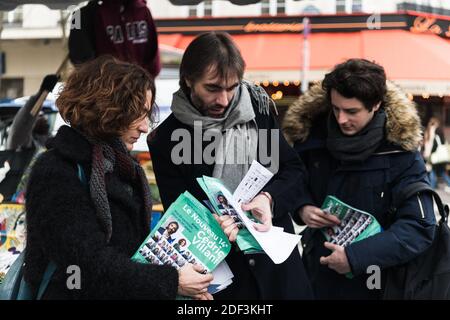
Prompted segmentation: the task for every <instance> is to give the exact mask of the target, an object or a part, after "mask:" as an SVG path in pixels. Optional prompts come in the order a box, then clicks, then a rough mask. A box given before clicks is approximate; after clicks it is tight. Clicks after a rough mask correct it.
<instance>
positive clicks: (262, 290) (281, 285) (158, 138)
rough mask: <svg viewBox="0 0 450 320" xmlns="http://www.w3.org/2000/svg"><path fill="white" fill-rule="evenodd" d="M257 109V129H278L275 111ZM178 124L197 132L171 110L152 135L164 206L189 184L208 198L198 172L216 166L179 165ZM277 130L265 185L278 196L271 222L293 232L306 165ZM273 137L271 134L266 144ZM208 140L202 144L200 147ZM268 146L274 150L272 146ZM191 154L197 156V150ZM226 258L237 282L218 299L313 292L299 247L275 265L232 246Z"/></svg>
mask: <svg viewBox="0 0 450 320" xmlns="http://www.w3.org/2000/svg"><path fill="white" fill-rule="evenodd" d="M254 111H255V114H256V123H257V126H258V129H259V130H261V129H278V125H277V124H276V121H275V119H274V117H273V115H263V114H261V113H260V112H259V111H258V108H254ZM175 129H185V130H187V131H188V132H190V134H191V137H193V129H192V128H191V127H189V126H187V125H185V124H183V123H181V122H180V121H179V120H177V119H176V118H175V117H174V115H173V114H172V115H170V116H169V117H168V118H167V119H166V120H165V121H164V122H163V123H162V124H161V125H160V126H159V127H158V128H157V129H156V131H155V134H154V135H153V136H149V138H148V143H149V149H150V153H151V156H152V161H153V168H154V171H155V176H156V181H157V184H158V187H159V190H160V194H161V199H162V202H163V205H164V207H165V208H168V207H169V205H170V204H171V203H172V202H174V201H175V200H176V198H177V197H178V196H179V195H180V194H181V193H183V192H184V191H186V190H188V191H189V192H190V193H192V194H193V195H194V196H195V197H196V198H197V199H199V200H200V201H201V200H203V199H206V198H207V197H206V195H205V194H204V192H203V191H202V189H201V188H200V186H199V185H198V183H197V181H196V178H198V177H201V176H203V175H206V176H212V172H213V168H214V165H213V164H205V163H201V164H184V163H182V164H180V165H175V164H174V163H173V162H172V161H171V150H172V148H173V147H174V146H175V145H176V144H177V143H178V142H177V141H171V135H172V132H173V131H174V130H175ZM279 134H280V138H279V141H278V142H279V160H280V161H279V162H280V168H279V171H278V173H277V175H276V176H275V177H274V178H273V179H272V180H271V181H270V182H269V183H268V185H267V186H266V187H265V188H264V189H263V190H264V191H267V192H269V193H270V194H271V195H272V197H273V199H274V212H273V214H274V217H273V224H274V225H276V226H280V227H283V228H284V231H286V232H290V233H294V229H293V224H292V220H291V217H290V215H289V211H290V210H291V209H292V204H293V203H294V201H293V199H295V198H296V197H298V196H299V194H300V193H301V191H300V190H299V189H298V188H296V185H297V183H298V181H301V180H302V179H303V174H304V168H303V165H302V163H301V162H300V160H299V159H298V157H297V155H296V154H295V152H294V150H293V149H292V148H291V147H290V146H289V145H288V144H287V142H286V141H285V139H284V138H283V136H282V134H281V132H280V131H279ZM269 136H270V135H269ZM192 140H193V139H191V143H192V144H191V147H192V148H191V150H192V151H193V150H194V147H193V144H194V142H193V141H192ZM269 142H270V139H269V141H268V144H269ZM206 144H207V143H204V144H203V148H202V150H204V148H205V146H206ZM268 149H269V150H270V146H268ZM269 154H270V152H269ZM191 155H192V157H193V152H192V153H191ZM202 161H203V159H202ZM260 162H261V161H260ZM226 261H227V263H228V264H229V266H230V268H231V270H232V272H233V274H234V279H233V284H232V285H231V286H230V287H228V288H227V289H226V290H224V291H222V292H220V293H218V294H216V295H215V298H216V299H310V298H312V293H311V289H310V285H309V281H308V279H307V277H306V274H305V270H304V267H303V264H302V261H301V258H300V254H299V251H298V250H297V249H294V251H293V252H292V254H291V256H290V257H289V258H288V260H286V261H285V262H284V263H282V264H279V265H275V264H274V263H273V262H272V260H271V259H270V258H269V257H268V256H267V255H265V254H250V255H244V254H242V253H241V252H238V251H236V247H234V249H232V251H231V253H230V254H229V255H228V256H227V258H226Z"/></svg>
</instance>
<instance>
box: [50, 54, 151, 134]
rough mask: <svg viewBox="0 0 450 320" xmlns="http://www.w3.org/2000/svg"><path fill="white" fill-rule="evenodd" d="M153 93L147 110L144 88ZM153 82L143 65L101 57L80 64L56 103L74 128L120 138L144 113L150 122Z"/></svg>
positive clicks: (85, 132)
mask: <svg viewBox="0 0 450 320" xmlns="http://www.w3.org/2000/svg"><path fill="white" fill-rule="evenodd" d="M148 90H150V91H151V92H152V101H151V109H150V112H149V110H148V106H146V103H147V91H148ZM155 93H156V92H155V83H154V80H153V78H152V76H151V75H150V74H149V73H148V72H147V71H146V70H145V69H143V68H142V67H140V66H138V65H135V64H131V63H128V62H123V61H119V60H117V59H115V58H113V57H111V56H101V57H98V58H97V59H95V60H92V61H89V62H86V63H84V64H82V65H81V66H80V67H79V68H78V69H77V70H75V71H74V72H73V73H72V74H71V75H70V76H69V78H68V79H67V82H66V84H65V85H64V88H63V89H62V91H61V92H60V95H59V97H58V99H57V100H56V105H57V107H58V109H59V112H60V114H61V117H62V118H63V119H64V121H66V122H67V123H69V124H70V125H71V126H72V127H73V128H75V129H78V130H80V131H81V132H83V133H84V134H86V135H87V136H90V137H93V138H98V139H110V138H113V137H119V136H120V135H121V134H123V133H124V132H126V131H127V130H128V128H129V127H130V125H131V124H132V123H133V122H134V121H135V120H137V119H141V118H142V117H143V116H144V115H145V114H147V113H148V114H149V116H150V120H151V121H153V117H152V115H153V113H154V112H156V111H157V110H154V109H155V107H154V102H155Z"/></svg>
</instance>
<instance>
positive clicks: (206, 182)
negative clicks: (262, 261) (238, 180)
mask: <svg viewBox="0 0 450 320" xmlns="http://www.w3.org/2000/svg"><path fill="white" fill-rule="evenodd" d="M197 182H198V183H199V185H200V186H201V187H202V189H203V191H205V193H206V195H207V197H208V199H209V202H210V203H211V206H212V207H213V209H214V212H215V213H217V214H218V215H220V216H221V215H229V216H231V217H233V218H234V220H235V222H236V224H237V226H238V228H239V229H240V230H239V232H238V234H237V239H236V243H237V245H238V247H239V249H240V250H241V251H243V252H245V253H255V252H261V251H262V248H261V246H260V245H259V243H258V241H256V239H255V238H254V237H253V236H252V234H251V233H250V232H249V231H248V229H247V228H246V227H245V225H244V223H243V222H242V221H241V220H240V218H239V216H238V213H237V211H236V209H235V208H233V206H232V205H231V204H230V202H229V199H227V198H226V197H225V194H224V189H225V188H226V187H225V186H224V184H223V183H222V182H221V181H220V180H219V179H216V178H212V177H207V176H203V177H202V178H197ZM228 194H231V192H228ZM245 214H246V216H247V217H248V218H249V219H250V220H252V221H253V222H258V221H257V220H256V219H255V218H254V217H253V216H252V215H251V214H250V212H245Z"/></svg>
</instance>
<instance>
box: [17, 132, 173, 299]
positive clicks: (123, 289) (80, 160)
mask: <svg viewBox="0 0 450 320" xmlns="http://www.w3.org/2000/svg"><path fill="white" fill-rule="evenodd" d="M50 148H51V149H50V150H49V151H47V152H45V153H44V154H43V155H42V156H41V157H39V159H38V160H37V161H36V163H35V165H34V167H33V170H32V174H31V177H30V182H29V185H28V189H27V196H26V199H27V202H26V209H27V231H28V235H27V237H28V239H27V250H26V257H25V262H26V267H25V277H26V279H27V281H29V282H30V283H31V284H32V285H34V286H37V285H38V284H39V282H40V279H41V277H42V274H43V272H44V269H45V267H46V265H47V263H48V262H49V261H50V260H51V261H53V262H55V263H56V265H57V267H58V268H57V270H56V273H55V274H54V276H53V278H52V281H51V282H50V284H49V287H48V289H47V291H46V293H45V295H44V299H172V298H175V296H176V293H177V286H178V273H177V271H176V270H175V269H174V268H172V267H168V266H155V265H149V264H142V263H137V262H133V261H131V260H130V258H131V256H132V255H133V254H134V253H135V252H136V250H137V249H138V247H139V246H140V245H141V243H142V242H143V241H144V239H145V238H146V236H147V235H148V233H149V225H148V219H147V217H146V214H145V211H144V209H143V203H142V198H141V197H140V193H139V195H136V192H135V190H138V189H137V187H135V186H130V185H126V184H125V182H124V181H121V180H120V178H119V176H118V175H117V174H116V172H115V171H114V172H112V173H110V174H107V175H106V177H105V181H106V189H107V194H108V199H109V204H110V209H111V216H112V237H111V240H110V242H109V243H108V244H106V242H105V233H104V231H103V230H102V228H101V225H100V224H99V222H98V221H97V218H96V213H95V209H94V206H93V202H92V201H91V198H90V194H89V191H88V190H89V187H88V186H87V185H86V183H82V182H81V181H80V179H79V178H78V175H77V164H80V165H81V166H82V168H83V171H84V173H85V175H86V176H87V179H88V181H89V175H90V172H91V165H90V163H91V152H92V149H91V145H90V144H89V143H88V142H87V141H86V140H85V139H84V138H83V137H82V136H81V135H80V134H78V133H77V132H76V131H74V130H73V129H71V128H69V127H67V126H63V127H61V128H60V129H59V131H58V134H57V135H56V137H55V139H54V140H53V141H52V143H51V145H50ZM70 265H77V266H79V267H80V270H81V289H80V290H77V289H74V290H69V289H67V286H66V281H67V278H68V277H69V274H67V273H66V270H67V268H68V266H70Z"/></svg>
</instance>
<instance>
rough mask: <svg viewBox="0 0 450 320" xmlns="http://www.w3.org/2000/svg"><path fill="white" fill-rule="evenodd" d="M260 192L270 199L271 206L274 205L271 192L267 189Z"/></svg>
mask: <svg viewBox="0 0 450 320" xmlns="http://www.w3.org/2000/svg"><path fill="white" fill-rule="evenodd" d="M259 194H260V195H263V196H265V197H266V198H267V199H269V203H270V206H272V202H273V199H272V196H271V195H270V193H268V192H267V191H261V192H260V193H259Z"/></svg>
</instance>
